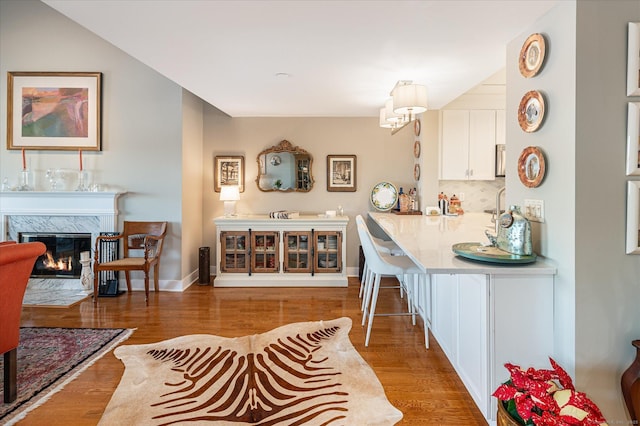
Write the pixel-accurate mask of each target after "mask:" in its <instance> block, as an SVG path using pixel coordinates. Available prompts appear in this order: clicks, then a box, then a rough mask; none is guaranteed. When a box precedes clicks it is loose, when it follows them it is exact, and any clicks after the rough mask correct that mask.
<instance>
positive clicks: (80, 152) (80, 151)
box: [78, 148, 82, 171]
mask: <svg viewBox="0 0 640 426" xmlns="http://www.w3.org/2000/svg"><path fill="white" fill-rule="evenodd" d="M78 155H79V156H80V171H82V148H80V150H79V151H78Z"/></svg>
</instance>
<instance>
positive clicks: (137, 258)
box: [93, 221, 167, 305]
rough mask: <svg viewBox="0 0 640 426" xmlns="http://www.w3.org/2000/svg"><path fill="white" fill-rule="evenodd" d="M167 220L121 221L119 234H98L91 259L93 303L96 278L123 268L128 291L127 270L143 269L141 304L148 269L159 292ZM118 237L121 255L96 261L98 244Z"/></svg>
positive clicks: (96, 287)
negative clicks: (121, 228) (121, 248)
mask: <svg viewBox="0 0 640 426" xmlns="http://www.w3.org/2000/svg"><path fill="white" fill-rule="evenodd" d="M166 234H167V222H127V221H125V222H124V229H123V232H122V233H121V234H120V235H116V236H106V235H100V236H98V237H97V238H96V248H95V257H94V261H93V303H94V304H97V303H98V281H99V279H100V272H102V271H124V275H125V278H126V280H127V290H128V291H129V292H131V276H130V274H131V271H143V272H144V292H145V303H146V304H147V305H149V271H150V270H151V268H153V286H154V288H155V291H159V290H160V288H159V284H158V272H159V270H160V256H161V255H162V246H163V242H164V237H165V235H166ZM117 240H120V241H121V244H122V245H123V246H124V249H123V258H122V259H117V260H112V261H108V262H103V263H100V243H101V242H102V241H117Z"/></svg>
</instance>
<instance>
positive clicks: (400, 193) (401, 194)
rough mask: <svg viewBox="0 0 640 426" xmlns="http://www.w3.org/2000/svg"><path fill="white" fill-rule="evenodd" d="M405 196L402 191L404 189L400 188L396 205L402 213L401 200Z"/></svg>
mask: <svg viewBox="0 0 640 426" xmlns="http://www.w3.org/2000/svg"><path fill="white" fill-rule="evenodd" d="M403 195H404V191H403V190H402V187H400V192H398V204H397V205H396V210H397V211H400V198H402V196H403Z"/></svg>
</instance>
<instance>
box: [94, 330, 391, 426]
mask: <svg viewBox="0 0 640 426" xmlns="http://www.w3.org/2000/svg"><path fill="white" fill-rule="evenodd" d="M350 329H351V319H349V318H339V319H336V320H332V321H318V322H304V323H294V324H289V325H285V326H282V327H279V328H276V329H274V330H272V331H268V332H266V333H263V334H256V335H251V336H244V337H237V338H225V337H218V336H212V335H189V336H181V337H177V338H175V339H170V340H165V341H163V342H159V343H153V344H148V345H123V346H120V347H118V348H116V350H115V351H114V354H115V356H116V357H117V358H119V359H120V360H121V361H122V362H123V363H124V365H125V371H124V374H123V376H122V379H121V381H120V384H119V385H118V387H117V389H116V391H115V392H114V394H113V396H112V398H111V401H110V402H109V404H108V406H107V408H106V410H105V412H104V415H103V417H102V419H101V421H100V423H99V424H100V425H125V424H126V425H173V424H205V423H211V422H216V423H215V424H217V425H239V424H245V425H246V424H251V425H265V426H267V425H282V424H287V425H393V424H395V423H397V422H398V421H399V420H400V419H402V413H401V412H400V411H399V410H397V409H396V408H395V407H393V406H392V405H391V403H390V402H389V401H388V400H387V398H386V396H385V394H384V389H383V388H382V385H381V384H380V382H379V381H378V378H377V377H376V375H375V373H374V372H373V370H372V369H371V367H369V365H368V364H367V363H366V362H365V361H364V359H363V358H362V357H361V356H360V354H359V353H358V352H357V351H356V350H355V348H354V347H353V345H352V344H351V341H350V340H349V330H350Z"/></svg>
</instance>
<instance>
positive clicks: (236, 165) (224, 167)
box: [213, 155, 244, 192]
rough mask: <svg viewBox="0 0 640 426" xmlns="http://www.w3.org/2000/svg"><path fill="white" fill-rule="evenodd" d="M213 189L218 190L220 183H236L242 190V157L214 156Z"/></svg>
mask: <svg viewBox="0 0 640 426" xmlns="http://www.w3.org/2000/svg"><path fill="white" fill-rule="evenodd" d="M213 166H214V167H213V180H214V190H215V191H216V192H220V187H221V186H222V185H238V186H239V187H240V192H244V157H243V156H241V155H238V156H216V157H215V159H214V164H213Z"/></svg>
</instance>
